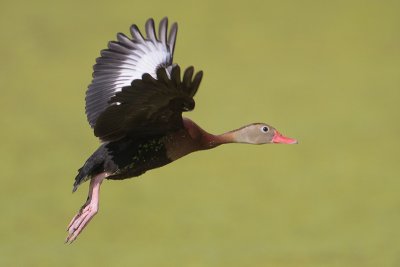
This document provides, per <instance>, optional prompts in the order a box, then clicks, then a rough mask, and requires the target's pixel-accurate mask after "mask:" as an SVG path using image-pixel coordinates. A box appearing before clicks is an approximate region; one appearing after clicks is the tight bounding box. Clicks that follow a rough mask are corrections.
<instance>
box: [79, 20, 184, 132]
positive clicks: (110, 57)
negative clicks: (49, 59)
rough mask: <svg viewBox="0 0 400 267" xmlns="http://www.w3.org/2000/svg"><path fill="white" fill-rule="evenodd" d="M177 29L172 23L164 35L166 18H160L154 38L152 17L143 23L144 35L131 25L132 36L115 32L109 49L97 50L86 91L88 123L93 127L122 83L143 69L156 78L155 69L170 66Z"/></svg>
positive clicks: (143, 72)
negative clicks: (98, 52) (115, 38)
mask: <svg viewBox="0 0 400 267" xmlns="http://www.w3.org/2000/svg"><path fill="white" fill-rule="evenodd" d="M177 29H178V27H177V24H176V23H174V24H173V25H172V26H171V29H170V31H169V35H168V39H167V34H168V33H167V32H168V19H167V18H163V19H162V20H161V21H160V24H159V27H158V35H159V36H158V38H157V35H156V30H155V25H154V20H153V19H149V20H147V22H146V24H145V31H146V38H145V37H144V36H143V35H142V33H141V32H140V30H139V28H138V27H137V25H132V26H131V27H130V32H131V35H132V39H130V38H128V37H127V36H126V35H124V34H123V33H118V34H117V41H111V42H109V43H108V49H105V50H102V51H101V52H100V57H99V58H97V59H96V64H95V65H94V66H93V80H92V83H91V84H90V85H89V87H88V90H87V91H86V115H87V118H88V121H89V124H90V125H91V127H93V128H94V127H95V125H96V121H97V119H98V118H99V116H100V114H101V113H102V112H104V111H105V110H106V109H107V107H109V106H110V103H109V102H110V100H111V98H112V97H113V96H115V95H116V94H117V93H118V92H120V91H121V90H122V88H123V87H127V86H130V85H131V83H132V81H133V80H136V79H141V78H142V76H143V75H144V74H145V73H148V74H149V75H151V76H152V77H153V78H156V77H157V74H156V72H157V69H159V68H160V67H161V66H162V67H165V68H167V67H169V66H172V60H173V53H174V48H175V41H176V35H177ZM143 90H145V88H144V89H143Z"/></svg>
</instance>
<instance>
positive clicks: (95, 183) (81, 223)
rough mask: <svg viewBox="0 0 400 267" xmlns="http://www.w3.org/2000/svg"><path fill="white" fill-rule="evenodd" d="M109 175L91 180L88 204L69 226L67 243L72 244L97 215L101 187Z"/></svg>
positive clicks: (102, 174) (101, 175) (103, 174)
mask: <svg viewBox="0 0 400 267" xmlns="http://www.w3.org/2000/svg"><path fill="white" fill-rule="evenodd" d="M107 176H108V173H105V172H103V173H100V174H98V175H96V176H94V177H93V178H92V179H91V180H90V186H89V194H88V199H87V200H86V203H85V204H84V205H83V206H82V207H81V209H80V210H79V212H78V213H77V214H76V215H75V216H74V218H72V220H71V222H70V223H69V225H68V229H67V231H68V236H67V239H66V240H65V243H70V244H71V243H72V242H74V240H75V239H76V238H77V237H78V235H79V234H80V233H81V232H82V230H83V229H84V228H85V227H86V225H88V224H89V222H90V220H91V219H92V218H93V217H94V216H95V215H96V214H97V211H98V210H99V193H100V185H101V183H102V182H103V179H104V178H105V177H107Z"/></svg>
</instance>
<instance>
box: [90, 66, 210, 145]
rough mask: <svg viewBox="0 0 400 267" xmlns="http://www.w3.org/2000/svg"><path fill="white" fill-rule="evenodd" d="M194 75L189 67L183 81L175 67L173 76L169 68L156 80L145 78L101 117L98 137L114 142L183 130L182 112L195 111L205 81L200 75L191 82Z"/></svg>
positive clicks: (125, 91) (116, 98)
mask: <svg viewBox="0 0 400 267" xmlns="http://www.w3.org/2000/svg"><path fill="white" fill-rule="evenodd" d="M193 72H194V68H193V67H189V68H188V69H186V71H185V72H184V78H183V79H182V80H181V77H180V68H179V66H178V65H176V66H174V67H173V68H172V71H171V74H168V73H167V70H166V68H160V69H158V70H157V73H156V75H157V76H156V78H155V77H153V76H152V75H150V74H148V73H145V74H143V76H142V78H141V79H136V80H134V81H133V82H132V84H131V86H127V87H124V88H123V89H122V90H121V91H120V92H118V93H116V94H115V96H113V97H112V98H111V100H110V105H109V106H108V107H107V108H106V110H105V111H104V112H102V113H101V114H100V115H99V118H98V120H97V123H96V125H95V127H94V133H95V135H96V136H97V137H99V138H100V139H101V140H103V141H115V140H118V139H120V138H123V137H126V136H128V137H130V138H141V137H144V136H151V135H160V134H165V133H167V132H169V131H173V130H177V129H179V128H181V127H183V125H182V112H184V111H190V110H193V109H194V106H195V102H194V100H193V96H194V94H195V93H196V91H197V88H198V86H199V84H200V80H201V77H202V74H201V73H202V72H198V73H197V74H196V75H195V77H194V79H193V80H192V75H193ZM185 79H186V80H185Z"/></svg>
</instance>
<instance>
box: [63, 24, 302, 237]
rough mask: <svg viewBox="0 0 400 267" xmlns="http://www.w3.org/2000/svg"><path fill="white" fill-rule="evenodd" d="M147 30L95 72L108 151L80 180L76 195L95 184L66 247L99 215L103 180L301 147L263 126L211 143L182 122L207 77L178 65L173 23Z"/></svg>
mask: <svg viewBox="0 0 400 267" xmlns="http://www.w3.org/2000/svg"><path fill="white" fill-rule="evenodd" d="M145 30H146V37H144V36H143V35H142V34H141V32H140V31H139V29H138V27H137V26H136V25H132V26H131V34H132V39H130V38H129V37H127V36H125V35H124V34H122V33H118V34H117V41H112V42H109V44H108V49H106V50H103V51H101V56H100V57H99V58H97V60H96V64H95V65H94V66H93V69H94V72H93V80H92V83H91V84H90V85H89V87H88V90H87V92H86V115H87V119H88V122H89V124H90V126H91V127H92V128H93V129H94V134H95V136H97V137H98V138H99V139H100V140H101V141H102V142H103V143H102V144H101V145H100V147H99V148H98V149H97V150H96V151H95V152H94V153H93V154H92V155H91V156H90V157H89V159H88V160H87V161H86V162H85V164H84V165H83V166H82V167H81V168H80V169H79V171H78V175H77V176H76V178H75V183H74V187H73V191H76V190H77V188H78V186H79V185H80V184H81V183H83V182H85V181H87V180H90V186H89V194H88V199H87V201H86V203H85V204H84V205H83V206H82V208H81V209H80V210H79V212H78V214H76V215H75V217H74V218H73V219H72V221H71V223H70V224H69V226H68V232H69V234H68V237H67V240H66V242H70V243H71V242H73V241H74V240H75V239H76V238H77V236H78V235H79V234H80V233H81V231H82V230H83V229H84V227H85V226H86V225H87V224H88V223H89V221H90V220H91V219H92V218H93V216H94V215H95V214H96V213H97V211H98V202H99V192H100V185H101V183H102V181H103V180H104V179H112V180H121V179H126V178H130V177H135V176H139V175H141V174H143V173H145V172H146V171H148V170H150V169H154V168H157V167H161V166H164V165H166V164H168V163H170V162H172V161H174V160H177V159H179V158H180V157H183V156H185V155H187V154H189V153H192V152H195V151H198V150H204V149H210V148H214V147H216V146H219V145H221V144H226V143H248V144H268V143H286V144H293V143H297V141H296V140H295V139H291V138H287V137H284V136H282V135H281V134H280V133H279V132H278V131H276V130H275V129H274V128H273V127H272V126H269V125H267V124H264V123H256V124H250V125H247V126H245V127H242V128H239V129H237V130H234V131H230V132H227V133H225V134H221V135H212V134H210V133H207V132H206V131H204V130H203V129H201V128H200V127H199V126H198V125H197V124H196V123H194V122H193V121H191V120H189V119H187V118H183V117H182V112H185V111H191V110H193V109H194V107H195V101H194V99H193V97H194V96H195V94H196V92H197V90H198V88H199V85H200V82H201V79H202V77H203V73H202V72H201V71H199V72H197V73H196V74H195V71H194V68H193V67H189V68H187V69H186V70H185V71H184V73H183V75H181V69H180V67H179V66H178V65H177V64H173V53H174V48H175V41H176V35H177V30H178V26H177V24H176V23H174V24H173V25H172V26H171V28H170V30H169V33H168V19H167V18H164V19H162V20H161V22H160V25H159V28H158V36H157V34H156V28H155V25H154V21H153V19H149V20H148V21H147V22H146V25H145ZM167 36H168V37H167Z"/></svg>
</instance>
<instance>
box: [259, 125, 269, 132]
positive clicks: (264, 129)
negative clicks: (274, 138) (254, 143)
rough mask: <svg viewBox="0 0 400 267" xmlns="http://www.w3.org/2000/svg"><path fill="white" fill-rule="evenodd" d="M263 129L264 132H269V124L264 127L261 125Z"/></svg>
mask: <svg viewBox="0 0 400 267" xmlns="http://www.w3.org/2000/svg"><path fill="white" fill-rule="evenodd" d="M261 131H262V132H263V133H268V131H269V129H268V127H267V126H263V127H261Z"/></svg>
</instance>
